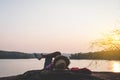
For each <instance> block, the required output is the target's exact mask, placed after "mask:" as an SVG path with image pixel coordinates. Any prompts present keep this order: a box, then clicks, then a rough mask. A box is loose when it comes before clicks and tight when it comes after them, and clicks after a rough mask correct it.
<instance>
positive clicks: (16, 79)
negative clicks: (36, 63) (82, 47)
mask: <svg viewBox="0 0 120 80" xmlns="http://www.w3.org/2000/svg"><path fill="white" fill-rule="evenodd" d="M0 80H120V73H112V72H92V74H83V73H74V72H71V71H42V70H33V71H28V72H25V73H24V74H21V75H17V76H11V77H3V78H0Z"/></svg>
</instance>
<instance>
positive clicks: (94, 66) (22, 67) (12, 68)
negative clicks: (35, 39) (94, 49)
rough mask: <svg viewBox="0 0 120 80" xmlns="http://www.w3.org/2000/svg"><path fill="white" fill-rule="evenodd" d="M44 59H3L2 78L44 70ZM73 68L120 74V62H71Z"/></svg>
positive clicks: (0, 63)
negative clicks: (29, 71)
mask: <svg viewBox="0 0 120 80" xmlns="http://www.w3.org/2000/svg"><path fill="white" fill-rule="evenodd" d="M43 64H44V59H42V60H40V61H39V60H37V59H1V60H0V77H5V76H12V75H18V74H23V73H24V72H26V71H28V70H38V69H42V68H43ZM69 67H70V68H71V67H79V68H84V67H86V68H88V69H91V70H92V71H108V72H120V61H107V60H71V65H70V66H69Z"/></svg>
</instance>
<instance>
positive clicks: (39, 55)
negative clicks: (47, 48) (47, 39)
mask: <svg viewBox="0 0 120 80" xmlns="http://www.w3.org/2000/svg"><path fill="white" fill-rule="evenodd" d="M34 56H35V58H37V59H38V60H40V59H41V58H42V57H43V56H42V54H37V53H34Z"/></svg>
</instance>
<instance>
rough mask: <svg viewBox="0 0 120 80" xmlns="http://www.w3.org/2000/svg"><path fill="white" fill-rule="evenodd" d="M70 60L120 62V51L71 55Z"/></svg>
mask: <svg viewBox="0 0 120 80" xmlns="http://www.w3.org/2000/svg"><path fill="white" fill-rule="evenodd" d="M70 59H97V60H120V51H119V50H113V51H98V52H88V53H75V54H71V56H70Z"/></svg>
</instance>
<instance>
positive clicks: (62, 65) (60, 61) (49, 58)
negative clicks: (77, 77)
mask: <svg viewBox="0 0 120 80" xmlns="http://www.w3.org/2000/svg"><path fill="white" fill-rule="evenodd" d="M34 56H35V57H36V58H37V59H38V60H40V59H41V58H45V63H44V70H56V69H57V70H65V69H69V68H68V66H69V64H70V60H69V59H68V58H67V57H66V56H62V55H61V52H59V51H56V52H53V53H50V54H36V53H34ZM53 58H54V60H53Z"/></svg>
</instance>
